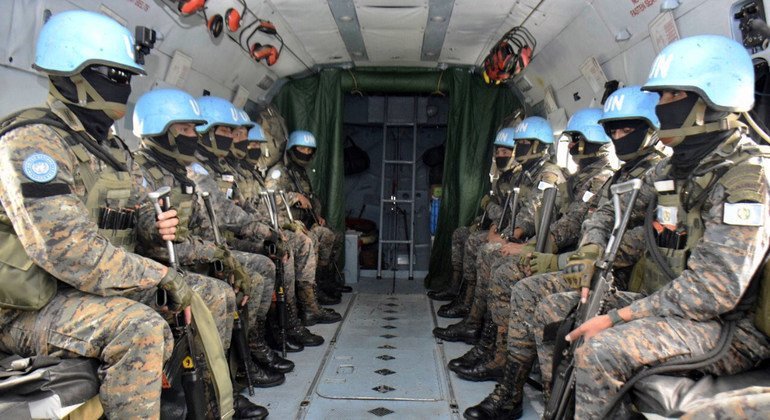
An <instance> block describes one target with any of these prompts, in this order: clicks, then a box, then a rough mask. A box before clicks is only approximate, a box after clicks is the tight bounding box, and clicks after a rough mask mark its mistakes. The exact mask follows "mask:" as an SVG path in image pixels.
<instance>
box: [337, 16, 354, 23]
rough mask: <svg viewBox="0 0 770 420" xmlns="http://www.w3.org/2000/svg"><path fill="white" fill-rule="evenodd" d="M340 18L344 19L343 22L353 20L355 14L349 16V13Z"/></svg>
mask: <svg viewBox="0 0 770 420" xmlns="http://www.w3.org/2000/svg"><path fill="white" fill-rule="evenodd" d="M340 20H341V21H343V22H352V21H353V16H348V15H345V16H340Z"/></svg>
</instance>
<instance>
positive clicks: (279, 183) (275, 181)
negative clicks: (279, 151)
mask: <svg viewBox="0 0 770 420" xmlns="http://www.w3.org/2000/svg"><path fill="white" fill-rule="evenodd" d="M276 170H278V171H280V176H279V177H277V178H274V177H273V176H272V175H273V173H274V171H276ZM265 187H267V189H269V190H273V191H276V192H277V191H283V192H284V194H285V195H286V199H287V200H288V202H289V206H293V205H294V204H295V203H296V202H297V196H298V195H299V194H297V192H296V191H294V190H295V188H294V184H293V183H292V182H291V180H290V179H289V174H288V173H287V172H286V168H285V167H284V166H282V165H276V166H274V167H272V168H270V170H269V171H268V172H267V177H266V179H265ZM275 206H276V207H277V208H278V218H279V219H280V222H281V223H289V217H288V215H287V213H286V206H285V205H284V204H283V199H282V198H281V196H280V195H279V194H276V196H275Z"/></svg>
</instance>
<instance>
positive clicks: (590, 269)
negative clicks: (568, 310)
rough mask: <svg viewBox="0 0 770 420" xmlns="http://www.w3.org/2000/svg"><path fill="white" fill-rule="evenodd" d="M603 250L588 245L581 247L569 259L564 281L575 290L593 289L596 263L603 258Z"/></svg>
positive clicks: (596, 246) (565, 268)
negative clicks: (592, 278)
mask: <svg viewBox="0 0 770 420" xmlns="http://www.w3.org/2000/svg"><path fill="white" fill-rule="evenodd" d="M601 253H602V249H601V247H600V246H598V245H594V244H588V245H584V246H582V247H580V249H578V251H577V252H575V253H574V254H572V255H571V256H570V257H569V262H568V263H567V266H566V267H564V279H565V280H566V281H567V283H568V284H569V286H570V287H572V288H573V289H581V288H584V287H586V288H587V287H591V277H593V275H594V269H595V266H594V263H596V260H597V259H599V257H600V256H601Z"/></svg>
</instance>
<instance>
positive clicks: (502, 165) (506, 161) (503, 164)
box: [495, 146, 515, 171]
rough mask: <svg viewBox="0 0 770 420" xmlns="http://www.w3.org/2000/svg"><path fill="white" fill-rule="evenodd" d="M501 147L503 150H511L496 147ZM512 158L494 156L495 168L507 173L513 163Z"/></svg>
mask: <svg viewBox="0 0 770 420" xmlns="http://www.w3.org/2000/svg"><path fill="white" fill-rule="evenodd" d="M497 147H502V148H504V149H508V150H511V149H510V148H508V147H504V146H497ZM514 158H515V157H514V156H513V155H511V156H495V166H497V169H498V170H500V171H507V170H508V169H511V167H512V166H511V164H512V163H513V162H514Z"/></svg>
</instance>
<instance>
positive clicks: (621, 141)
mask: <svg viewBox="0 0 770 420" xmlns="http://www.w3.org/2000/svg"><path fill="white" fill-rule="evenodd" d="M659 99H660V95H658V94H657V93H654V92H645V91H643V90H641V86H628V87H624V88H621V89H618V90H616V91H615V92H613V93H612V94H611V95H610V96H608V97H607V100H606V101H605V102H604V113H603V114H602V118H600V119H599V123H600V124H601V125H602V126H603V127H604V132H605V133H606V134H607V135H608V136H609V137H610V138H611V140H612V144H613V145H614V146H615V154H616V155H617V157H618V159H620V160H622V161H625V162H628V161H630V160H632V159H635V158H636V157H638V156H641V155H645V154H647V153H649V152H650V151H651V150H652V149H651V148H652V146H654V145H655V143H656V142H657V140H658V136H657V131H658V130H659V129H660V120H659V119H658V116H657V115H656V114H655V107H656V106H657V105H658V100H659ZM631 130H632V131H631ZM629 131H630V132H629ZM613 132H614V134H615V137H613ZM618 136H620V137H618Z"/></svg>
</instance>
